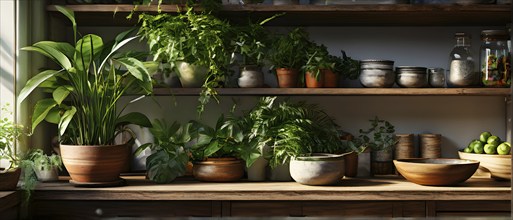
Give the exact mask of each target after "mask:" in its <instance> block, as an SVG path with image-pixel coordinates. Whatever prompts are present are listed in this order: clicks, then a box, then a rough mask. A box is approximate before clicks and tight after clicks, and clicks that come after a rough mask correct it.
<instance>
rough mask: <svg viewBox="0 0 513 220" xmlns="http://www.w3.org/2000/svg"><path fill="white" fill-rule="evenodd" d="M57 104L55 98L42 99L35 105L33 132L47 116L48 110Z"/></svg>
mask: <svg viewBox="0 0 513 220" xmlns="http://www.w3.org/2000/svg"><path fill="white" fill-rule="evenodd" d="M56 106H57V103H56V102H55V100H53V99H42V100H39V101H38V102H37V103H36V105H35V106H34V114H33V115H32V132H34V129H35V128H36V127H37V125H38V124H39V123H41V122H42V121H43V120H44V119H45V118H46V115H47V114H48V112H50V110H51V109H52V108H54V107H56Z"/></svg>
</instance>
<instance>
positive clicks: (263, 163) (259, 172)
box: [247, 157, 269, 181]
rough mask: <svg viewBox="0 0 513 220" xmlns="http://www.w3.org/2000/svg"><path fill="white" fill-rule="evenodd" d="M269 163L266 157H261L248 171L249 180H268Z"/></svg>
mask: <svg viewBox="0 0 513 220" xmlns="http://www.w3.org/2000/svg"><path fill="white" fill-rule="evenodd" d="M267 164H269V161H267V160H266V159H264V157H259V158H258V159H257V160H256V161H255V162H254V163H253V164H252V165H251V166H250V167H248V168H247V170H248V180H249V181H265V178H266V174H267V173H266V168H267Z"/></svg>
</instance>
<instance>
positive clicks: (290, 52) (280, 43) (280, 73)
mask: <svg viewBox="0 0 513 220" xmlns="http://www.w3.org/2000/svg"><path fill="white" fill-rule="evenodd" d="M308 44H309V41H308V33H306V32H305V31H304V30H303V29H301V28H295V29H294V30H292V31H290V32H289V33H288V34H286V35H277V36H276V37H275V38H274V39H273V44H272V48H271V50H270V51H269V61H270V62H271V63H272V66H271V70H272V72H273V73H276V76H277V78H278V85H279V87H281V88H293V87H298V83H299V81H298V80H299V69H300V68H301V66H303V65H304V64H305V62H306V59H307V58H306V55H305V51H306V48H307V46H308Z"/></svg>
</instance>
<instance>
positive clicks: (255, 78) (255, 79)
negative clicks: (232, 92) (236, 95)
mask: <svg viewBox="0 0 513 220" xmlns="http://www.w3.org/2000/svg"><path fill="white" fill-rule="evenodd" d="M238 84H239V87H241V88H261V87H263V86H264V74H263V73H262V70H261V68H260V67H259V66H256V65H255V66H244V67H242V68H241V69H240V77H239V79H238Z"/></svg>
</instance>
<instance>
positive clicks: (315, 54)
mask: <svg viewBox="0 0 513 220" xmlns="http://www.w3.org/2000/svg"><path fill="white" fill-rule="evenodd" d="M306 53H307V57H308V60H307V61H306V63H305V65H304V66H303V67H302V68H303V71H304V72H305V79H304V80H305V85H306V87H307V88H321V87H324V82H325V79H324V78H325V77H324V75H325V71H326V70H331V69H332V63H331V61H332V60H330V58H331V57H330V55H329V53H328V48H327V47H326V46H324V45H318V44H316V43H314V42H311V43H310V45H309V46H308V48H307V50H306Z"/></svg>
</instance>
